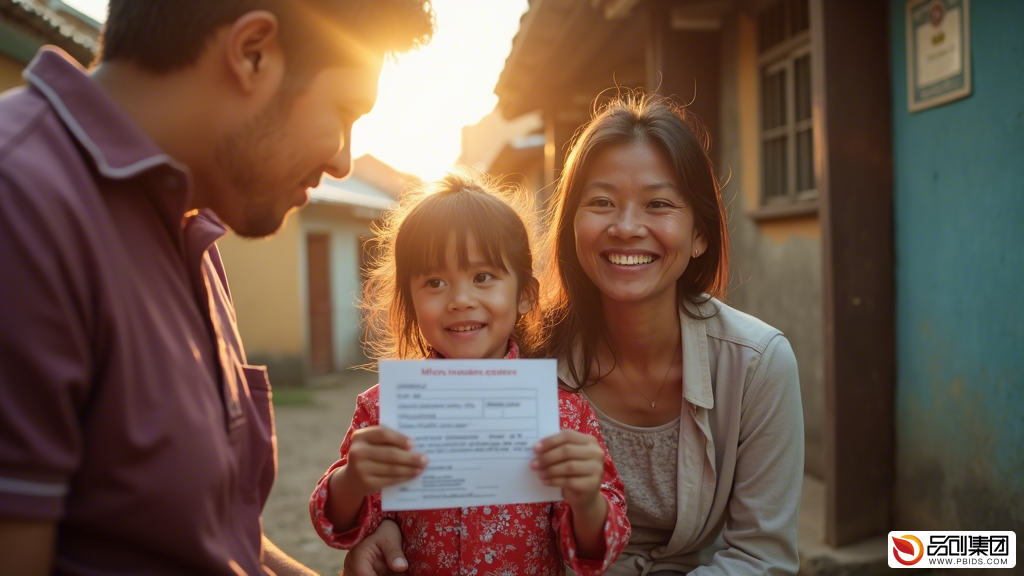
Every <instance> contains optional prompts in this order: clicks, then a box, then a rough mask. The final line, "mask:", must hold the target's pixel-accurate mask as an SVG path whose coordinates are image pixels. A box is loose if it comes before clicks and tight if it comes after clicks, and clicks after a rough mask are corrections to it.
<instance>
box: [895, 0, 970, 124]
mask: <svg viewBox="0 0 1024 576" xmlns="http://www.w3.org/2000/svg"><path fill="white" fill-rule="evenodd" d="M968 6H969V0H911V1H910V2H907V14H906V21H907V106H908V108H909V109H910V111H911V112H918V111H920V110H924V109H926V108H931V107H932V106H938V105H939V104H945V103H946V102H950V101H953V100H957V99H959V98H963V97H964V96H967V95H969V94H970V93H971V35H970V19H969V16H968V12H969V10H968Z"/></svg>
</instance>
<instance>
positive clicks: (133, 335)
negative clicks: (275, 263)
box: [0, 0, 432, 576]
mask: <svg viewBox="0 0 1024 576" xmlns="http://www.w3.org/2000/svg"><path fill="white" fill-rule="evenodd" d="M431 32H432V17H431V9H430V5H429V2H427V1H425V0H374V1H372V2H368V1H365V0H217V1H210V0H174V1H170V0H161V1H156V0H111V1H110V12H109V17H108V20H107V24H106V28H105V29H104V33H103V46H104V48H103V53H102V55H101V62H100V65H99V66H98V67H97V68H96V69H95V70H94V71H93V72H92V73H91V74H87V73H86V72H85V71H83V70H82V69H81V68H79V67H77V66H76V65H75V64H73V63H72V62H71V61H70V60H69V59H68V57H67V56H66V55H64V54H63V53H60V52H58V51H56V50H53V49H44V50H42V51H41V52H40V53H39V54H38V55H37V57H36V59H35V60H34V61H33V62H32V64H30V65H29V67H28V68H27V69H26V70H25V79H26V81H27V86H26V87H25V88H21V89H17V90H13V91H11V92H8V93H6V94H4V95H2V96H0V270H2V274H3V280H2V281H0V572H2V573H3V574H5V575H15V574H50V573H55V574H68V575H70V574H74V575H85V574H90V575H93V574H218V575H219V574H223V575H233V576H237V575H240V574H247V575H262V574H275V573H276V574H309V573H310V572H309V570H308V569H306V568H304V567H302V566H301V565H299V564H297V563H295V562H294V561H292V560H290V559H289V558H288V557H287V556H285V555H284V554H283V553H282V552H280V551H279V550H278V549H277V548H275V547H274V546H273V545H272V544H270V542H269V541H267V540H266V538H265V537H264V536H263V532H262V528H261V519H260V515H261V512H262V508H263V504H264V502H265V501H266V498H267V495H268V493H269V491H270V486H271V484H272V483H273V478H274V474H275V468H276V457H275V453H274V449H273V443H274V431H273V417H272V415H271V407H270V401H269V396H270V391H269V385H268V383H267V378H266V373H265V370H264V369H263V368H260V367H256V366H249V365H247V363H246V358H245V351H244V349H243V348H242V343H241V341H240V339H239V336H238V332H237V330H236V327H235V317H234V310H233V308H232V306H231V296H230V292H229V290H228V283H227V279H226V276H225V274H224V270H223V268H222V266H221V261H220V256H219V254H218V252H217V249H216V246H215V244H214V242H215V241H216V240H217V239H218V238H220V237H221V236H222V235H223V234H224V233H225V226H226V227H228V228H231V229H232V230H234V231H235V232H236V233H238V234H240V235H242V236H248V237H261V236H266V235H269V234H272V233H273V232H274V231H276V230H277V229H278V228H279V227H280V226H281V223H282V222H283V220H284V218H285V216H286V214H287V213H288V212H289V211H291V210H292V209H294V208H297V207H299V206H302V205H303V204H305V203H306V202H307V201H308V198H309V197H308V192H307V189H308V188H310V187H312V186H316V185H317V183H318V182H319V180H320V178H321V175H322V174H323V173H325V172H326V173H328V174H330V175H332V176H335V177H338V178H340V177H344V176H346V175H347V174H348V173H349V171H350V166H351V162H350V157H349V142H348V140H349V135H350V130H351V126H352V123H353V122H354V121H355V120H356V119H357V118H359V117H360V116H361V115H363V114H365V113H366V112H367V111H369V110H370V108H371V107H372V106H373V103H374V101H375V100H376V96H377V78H378V76H379V73H380V67H381V62H382V61H383V59H384V58H385V57H386V55H387V54H389V53H394V52H399V51H404V50H407V49H409V48H412V47H414V46H416V45H418V44H421V43H423V42H425V41H427V40H428V39H429V36H430V34H431ZM267 273H268V274H275V273H277V272H276V271H274V270H267Z"/></svg>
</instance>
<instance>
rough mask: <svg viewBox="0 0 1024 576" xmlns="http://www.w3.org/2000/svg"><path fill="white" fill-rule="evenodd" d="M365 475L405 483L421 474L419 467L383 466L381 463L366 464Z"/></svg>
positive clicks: (421, 469)
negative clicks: (393, 479)
mask: <svg viewBox="0 0 1024 576" xmlns="http://www.w3.org/2000/svg"><path fill="white" fill-rule="evenodd" d="M366 473H367V474H368V475H370V476H373V477H375V478H395V479H398V480H399V481H405V480H408V479H410V478H415V477H417V476H419V475H420V474H422V473H423V468H420V467H419V466H403V465H401V464H384V463H381V462H368V463H367V464H366Z"/></svg>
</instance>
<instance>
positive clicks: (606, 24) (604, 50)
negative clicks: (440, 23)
mask: <svg viewBox="0 0 1024 576" xmlns="http://www.w3.org/2000/svg"><path fill="white" fill-rule="evenodd" d="M639 20H640V19H637V18H632V19H616V20H608V19H607V18H605V15H604V11H603V10H602V9H601V8H600V7H595V6H594V5H593V4H592V3H591V2H581V1H579V0H532V2H531V5H530V9H529V10H528V11H527V12H526V14H524V15H523V18H522V20H521V24H520V30H519V33H518V34H517V35H516V37H515V40H513V45H512V52H511V53H510V54H509V57H508V59H507V60H506V61H505V68H504V69H503V70H502V73H501V76H500V78H499V80H498V85H497V86H496V87H495V89H494V92H495V94H497V95H498V106H499V107H500V108H501V111H502V115H503V116H505V118H510V119H511V118H516V117H518V116H520V115H522V114H525V113H527V112H530V111H533V110H537V109H542V108H545V107H546V106H548V105H550V104H551V103H554V102H558V101H560V100H562V99H563V98H564V95H565V94H566V92H567V91H572V89H573V87H579V88H580V89H582V90H586V91H588V95H589V96H591V97H592V96H594V95H596V94H593V93H591V92H592V90H593V87H594V86H595V85H596V86H602V87H608V86H611V85H612V83H613V77H612V73H613V72H614V71H615V64H616V63H619V64H621V61H622V60H626V61H628V60H630V59H634V60H635V59H636V58H637V57H639V59H640V60H641V62H642V58H643V50H644V45H643V36H644V34H643V26H641V25H638V21H639ZM634 52H635V54H633V53H634ZM609 54H612V55H616V56H617V58H612V60H614V61H613V62H609ZM609 67H610V68H609ZM605 76H607V77H605ZM620 80H622V79H620ZM626 80H627V81H632V79H631V78H630V79H626Z"/></svg>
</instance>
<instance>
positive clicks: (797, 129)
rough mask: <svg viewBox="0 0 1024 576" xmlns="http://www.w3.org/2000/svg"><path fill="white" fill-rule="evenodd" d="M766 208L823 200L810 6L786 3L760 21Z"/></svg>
mask: <svg viewBox="0 0 1024 576" xmlns="http://www.w3.org/2000/svg"><path fill="white" fill-rule="evenodd" d="M758 32H759V36H758V45H759V47H760V50H761V55H760V57H759V62H760V66H761V166H762V180H761V184H762V198H763V203H764V204H766V205H767V204H777V203H780V202H781V203H791V202H794V201H799V200H804V199H809V198H813V197H815V196H816V195H817V190H816V187H817V183H816V181H815V175H814V126H813V120H812V106H811V46H810V18H809V3H808V1H807V0H780V1H778V2H775V3H773V4H771V5H769V6H768V7H766V8H765V9H764V10H763V11H762V12H761V13H760V14H759V15H758Z"/></svg>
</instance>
